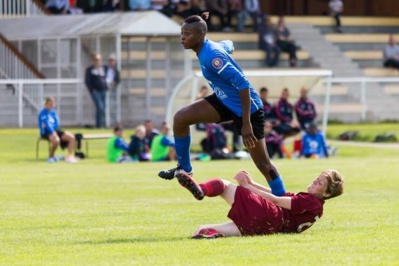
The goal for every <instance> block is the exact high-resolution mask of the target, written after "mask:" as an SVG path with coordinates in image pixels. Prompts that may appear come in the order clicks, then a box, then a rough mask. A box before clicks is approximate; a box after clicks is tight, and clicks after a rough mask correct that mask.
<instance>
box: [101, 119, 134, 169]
mask: <svg viewBox="0 0 399 266" xmlns="http://www.w3.org/2000/svg"><path fill="white" fill-rule="evenodd" d="M128 149H129V146H128V145H127V143H126V141H125V140H124V139H123V128H122V126H120V125H117V126H115V127H114V136H113V137H111V138H110V139H108V142H107V160H108V162H110V163H123V162H129V161H131V159H130V157H129V156H128V155H127V151H128Z"/></svg>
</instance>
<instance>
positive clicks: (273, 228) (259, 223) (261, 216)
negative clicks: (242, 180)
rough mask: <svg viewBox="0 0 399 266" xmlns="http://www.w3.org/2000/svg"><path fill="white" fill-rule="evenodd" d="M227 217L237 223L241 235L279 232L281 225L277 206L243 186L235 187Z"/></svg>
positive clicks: (280, 216)
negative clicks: (232, 201)
mask: <svg viewBox="0 0 399 266" xmlns="http://www.w3.org/2000/svg"><path fill="white" fill-rule="evenodd" d="M227 217H229V218H230V219H231V220H232V221H233V222H234V223H235V224H236V225H237V227H238V229H239V230H240V232H241V234H242V235H243V236H249V235H266V234H274V233H278V232H280V231H281V228H282V226H283V219H282V213H281V210H280V208H279V207H277V206H276V205H275V204H274V203H272V202H271V201H269V200H267V199H264V198H262V197H260V196H258V195H256V194H254V193H252V192H251V191H249V190H248V189H245V188H243V187H237V190H236V194H235V196H234V203H233V206H231V209H230V211H229V213H228V215H227Z"/></svg>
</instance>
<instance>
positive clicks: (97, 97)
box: [85, 54, 108, 128]
mask: <svg viewBox="0 0 399 266" xmlns="http://www.w3.org/2000/svg"><path fill="white" fill-rule="evenodd" d="M106 69H107V67H106V66H103V65H102V60H101V55H100V54H94V55H93V65H92V66H90V67H88V68H87V69H86V77H85V83H86V87H87V89H88V90H89V92H90V95H91V97H92V99H93V101H94V104H95V106H96V127H97V128H101V127H105V99H106V93H107V90H108V86H107V82H106V80H105V77H106V72H107V71H106Z"/></svg>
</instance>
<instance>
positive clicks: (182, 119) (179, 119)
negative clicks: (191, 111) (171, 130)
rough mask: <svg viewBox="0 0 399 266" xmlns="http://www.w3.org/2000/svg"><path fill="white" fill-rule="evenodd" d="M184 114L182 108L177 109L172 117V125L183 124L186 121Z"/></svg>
mask: <svg viewBox="0 0 399 266" xmlns="http://www.w3.org/2000/svg"><path fill="white" fill-rule="evenodd" d="M185 121H186V115H185V112H184V110H179V111H178V112H177V113H176V114H175V116H174V117H173V123H174V125H184V124H185V123H186V122H185Z"/></svg>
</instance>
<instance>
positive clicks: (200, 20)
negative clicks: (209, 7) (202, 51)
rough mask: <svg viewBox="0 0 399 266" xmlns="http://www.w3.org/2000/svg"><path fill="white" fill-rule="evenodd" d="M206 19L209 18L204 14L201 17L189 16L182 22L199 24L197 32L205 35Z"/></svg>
mask: <svg viewBox="0 0 399 266" xmlns="http://www.w3.org/2000/svg"><path fill="white" fill-rule="evenodd" d="M208 17H209V12H204V13H202V14H201V16H198V15H193V16H189V17H188V18H186V19H185V20H184V23H186V24H194V23H199V26H198V30H200V31H201V32H202V33H207V32H208V26H207V25H206V22H205V20H207V19H208Z"/></svg>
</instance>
